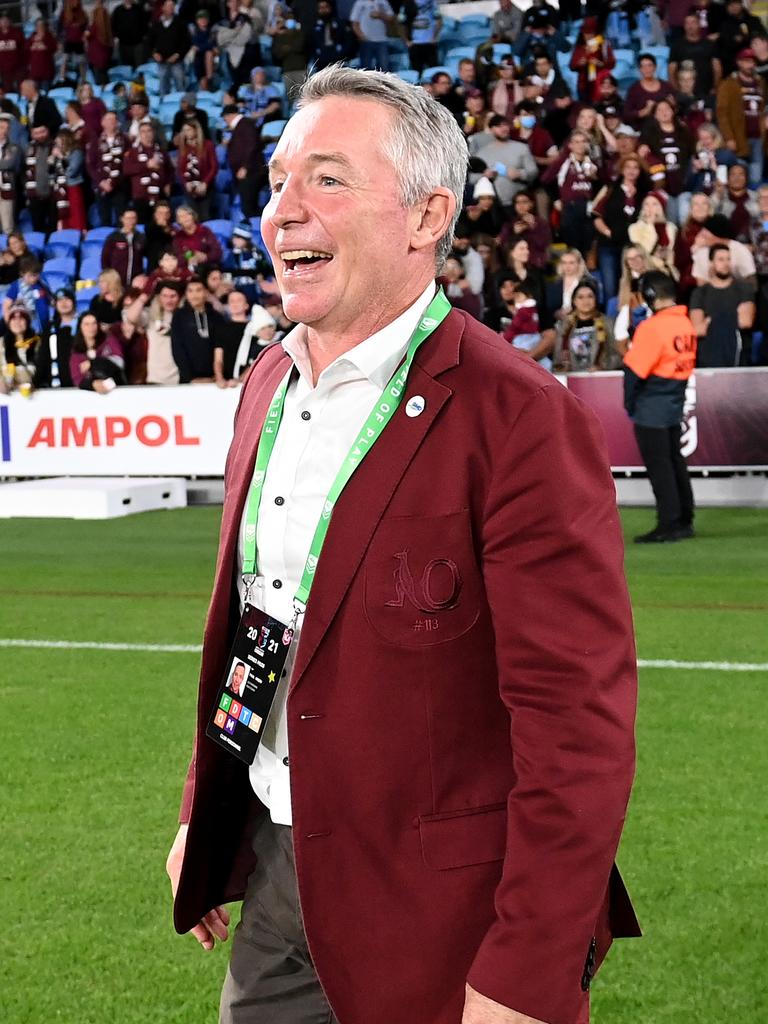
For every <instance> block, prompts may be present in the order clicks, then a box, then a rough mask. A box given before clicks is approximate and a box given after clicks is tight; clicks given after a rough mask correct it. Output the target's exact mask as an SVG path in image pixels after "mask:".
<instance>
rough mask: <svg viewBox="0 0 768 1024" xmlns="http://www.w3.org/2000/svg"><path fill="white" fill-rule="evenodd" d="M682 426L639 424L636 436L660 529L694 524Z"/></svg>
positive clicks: (636, 427) (636, 428)
mask: <svg viewBox="0 0 768 1024" xmlns="http://www.w3.org/2000/svg"><path fill="white" fill-rule="evenodd" d="M680 434H681V428H680V426H676V427H640V426H638V425H637V424H635V438H636V440H637V446H638V448H639V449H640V454H641V455H642V457H643V462H644V463H645V468H646V469H647V470H648V479H649V480H650V482H651V488H652V489H653V496H654V497H655V499H656V518H657V521H658V528H659V529H660V530H669V529H672V528H673V527H675V526H690V525H691V523H692V522H693V513H694V504H693V491H692V490H691V481H690V478H689V476H688V466H687V465H686V463H685V459H684V458H683V456H682V455H681V453H680Z"/></svg>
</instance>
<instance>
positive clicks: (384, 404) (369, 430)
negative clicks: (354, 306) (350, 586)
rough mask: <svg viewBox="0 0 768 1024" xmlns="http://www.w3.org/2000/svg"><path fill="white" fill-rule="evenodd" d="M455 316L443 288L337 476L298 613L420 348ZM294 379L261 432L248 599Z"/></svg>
mask: <svg viewBox="0 0 768 1024" xmlns="http://www.w3.org/2000/svg"><path fill="white" fill-rule="evenodd" d="M450 311H451V305H450V303H449V302H448V299H446V297H445V295H444V293H443V290H442V288H439V289H438V291H437V294H436V295H435V297H434V298H433V299H432V301H431V302H430V304H429V306H428V307H427V311H426V313H425V314H424V315H423V316H422V318H421V320H420V321H419V324H418V326H417V328H416V330H415V331H414V332H413V334H412V335H411V340H410V341H409V342H408V351H407V353H406V356H405V361H404V362H403V363H402V364H401V365H400V368H399V369H397V370H396V371H395V373H394V374H393V376H392V377H391V378H390V381H389V383H388V384H387V385H386V387H385V388H384V390H383V391H382V393H381V397H380V398H379V399H378V400H377V402H376V404H375V405H374V407H373V409H372V410H371V412H370V414H369V415H368V418H367V419H366V421H365V423H364V424H363V427H362V429H361V430H360V432H359V434H358V435H357V438H356V439H355V443H354V444H353V445H352V447H351V448H350V449H349V452H348V453H347V455H346V457H345V459H344V461H343V463H342V464H341V468H340V469H339V472H338V473H337V474H336V479H335V480H334V481H333V483H332V484H331V489H330V491H329V492H328V497H327V498H326V500H325V504H324V505H323V511H322V513H321V515H320V520H319V522H318V524H317V528H316V529H315V535H314V537H313V538H312V543H311V545H310V548H309V555H308V556H307V561H306V562H305V564H304V572H303V573H302V577H301V582H300V583H299V589H298V590H297V591H296V596H295V598H294V604H295V605H296V610H297V613H298V612H300V611H303V610H304V609H305V608H306V606H307V601H308V600H309V592H310V590H311V589H312V583H313V581H314V577H315V570H316V569H317V563H318V562H319V561H320V552H321V551H322V550H323V544H324V543H325V538H326V535H327V533H328V527H329V526H330V522H331V515H332V513H333V507H334V505H335V504H336V502H337V501H338V499H339V495H340V494H341V492H342V491H343V490H344V488H345V487H346V485H347V483H348V481H349V479H350V477H351V476H352V474H353V473H354V472H355V470H356V469H357V467H358V466H359V465H360V463H361V462H362V461H363V459H364V458H365V456H366V455H367V454H368V452H369V451H370V450H371V448H372V447H373V446H374V444H375V443H376V441H377V440H378V439H379V437H380V436H381V433H382V431H383V430H384V428H385V427H386V425H387V424H388V423H389V421H390V420H391V419H392V417H393V416H394V415H395V412H396V411H397V409H398V407H399V405H400V403H401V402H402V400H403V396H404V394H405V384H406V381H407V380H408V373H409V371H410V369H411V363H412V362H413V358H414V356H415V355H416V353H417V352H418V350H419V348H420V346H421V345H423V343H424V342H425V341H426V340H427V338H428V337H429V336H430V334H432V332H433V331H434V330H435V329H436V328H437V327H439V325H440V324H441V323H442V322H443V320H444V319H445V318H446V316H447V315H448V313H449V312H450ZM290 378H291V374H290V373H288V375H287V376H286V378H285V380H284V381H283V382H282V384H281V385H280V387H279V388H278V389H277V391H276V392H275V396H274V398H273V399H272V402H271V403H270V406H269V410H268V411H267V417H266V419H265V420H264V426H263V428H262V431H261V437H260V439H259V448H258V451H257V453H256V465H255V467H254V473H253V483H252V484H251V493H250V495H249V497H248V509H247V512H246V520H245V540H244V544H243V581H244V582H245V584H246V595H248V594H250V588H251V585H252V583H253V580H254V579H255V577H256V564H257V552H256V528H257V526H258V522H259V506H260V504H261V494H262V491H263V489H264V479H265V477H266V475H267V466H268V465H269V460H270V459H271V457H272V452H273V451H274V448H275V443H276V441H277V432H278V430H279V429H280V422H281V420H282V418H283V410H284V408H285V396H286V394H287V391H288V384H289V381H290ZM246 600H248V596H246Z"/></svg>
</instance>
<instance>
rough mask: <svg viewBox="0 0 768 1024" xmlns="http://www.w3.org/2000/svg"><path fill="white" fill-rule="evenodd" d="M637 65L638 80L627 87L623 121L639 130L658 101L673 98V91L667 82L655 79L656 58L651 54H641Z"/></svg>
mask: <svg viewBox="0 0 768 1024" xmlns="http://www.w3.org/2000/svg"><path fill="white" fill-rule="evenodd" d="M637 63H638V67H639V68H640V80H639V81H638V82H635V84H634V85H631V86H630V87H629V91H628V92H627V98H626V100H625V102H624V120H625V121H626V122H627V124H631V125H634V126H635V127H638V128H639V127H640V126H641V125H642V123H643V121H644V120H645V119H646V117H650V116H651V114H652V113H653V110H654V107H655V106H656V104H657V103H658V102H659V100H663V99H666V98H667V97H668V96H673V95H674V92H675V90H674V89H673V88H672V86H671V85H670V84H669V82H663V81H662V80H661V79H660V78H658V77H657V75H656V68H657V64H656V58H655V57H654V56H653V54H652V53H641V54H640V57H639V58H638V62H637Z"/></svg>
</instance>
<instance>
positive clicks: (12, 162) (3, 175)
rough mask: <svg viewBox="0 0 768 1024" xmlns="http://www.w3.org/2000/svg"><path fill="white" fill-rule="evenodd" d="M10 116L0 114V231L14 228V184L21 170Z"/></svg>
mask: <svg viewBox="0 0 768 1024" xmlns="http://www.w3.org/2000/svg"><path fill="white" fill-rule="evenodd" d="M10 134H11V116H10V114H0V231H2V232H3V234H5V235H8V234H10V233H11V232H12V231H13V229H14V227H15V226H16V183H17V179H18V175H19V171H20V170H21V160H22V150H21V146H17V145H16V143H14V142H11V139H10Z"/></svg>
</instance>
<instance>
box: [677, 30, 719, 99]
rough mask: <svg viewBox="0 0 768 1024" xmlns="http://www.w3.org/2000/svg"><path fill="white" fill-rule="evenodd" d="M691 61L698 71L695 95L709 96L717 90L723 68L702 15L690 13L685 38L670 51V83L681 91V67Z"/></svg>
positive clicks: (678, 39) (680, 39)
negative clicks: (700, 16)
mask: <svg viewBox="0 0 768 1024" xmlns="http://www.w3.org/2000/svg"><path fill="white" fill-rule="evenodd" d="M687 61H690V62H691V63H693V65H694V67H695V68H696V95H697V96H702V97H703V96H708V95H709V93H711V92H712V91H713V89H717V87H718V85H719V84H720V79H721V78H722V74H723V66H722V64H721V63H720V60H719V58H718V56H717V53H716V49H715V43H714V41H713V40H712V39H707V36H706V34H705V32H704V30H703V28H702V25H701V21H700V19H699V15H698V14H697V13H696V12H695V11H693V10H692V11H690V12H689V13H688V14H686V16H685V18H684V19H683V34H682V36H678V37H677V38H676V39H674V40H673V41H672V45H671V47H670V51H669V81H670V85H672V86H673V87H674V88H675V89H679V88H680V82H679V80H678V72H679V70H680V67H681V65H682V64H684V63H686V62H687Z"/></svg>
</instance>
